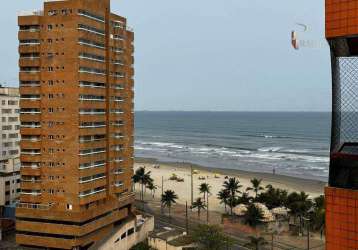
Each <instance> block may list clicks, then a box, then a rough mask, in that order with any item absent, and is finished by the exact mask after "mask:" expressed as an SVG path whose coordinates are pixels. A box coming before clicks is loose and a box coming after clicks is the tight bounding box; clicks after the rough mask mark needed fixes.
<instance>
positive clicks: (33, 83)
mask: <svg viewBox="0 0 358 250" xmlns="http://www.w3.org/2000/svg"><path fill="white" fill-rule="evenodd" d="M40 86H41V83H40V81H20V87H40Z"/></svg>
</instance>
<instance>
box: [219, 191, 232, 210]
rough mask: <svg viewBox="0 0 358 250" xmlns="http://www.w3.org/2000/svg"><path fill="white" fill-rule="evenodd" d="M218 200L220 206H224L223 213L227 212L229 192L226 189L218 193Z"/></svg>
mask: <svg viewBox="0 0 358 250" xmlns="http://www.w3.org/2000/svg"><path fill="white" fill-rule="evenodd" d="M217 197H218V199H219V200H220V204H224V206H225V213H226V211H227V209H226V207H227V205H228V203H229V198H230V191H229V190H227V189H222V190H220V191H219V193H218V196H217Z"/></svg>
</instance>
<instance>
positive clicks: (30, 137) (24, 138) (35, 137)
mask: <svg viewBox="0 0 358 250" xmlns="http://www.w3.org/2000/svg"><path fill="white" fill-rule="evenodd" d="M21 140H22V141H30V142H39V141H41V137H40V136H39V135H22V136H21Z"/></svg>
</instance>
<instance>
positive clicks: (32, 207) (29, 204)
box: [16, 203, 51, 210]
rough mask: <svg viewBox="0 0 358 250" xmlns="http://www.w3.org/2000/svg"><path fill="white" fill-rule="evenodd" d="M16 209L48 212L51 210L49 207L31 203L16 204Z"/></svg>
mask: <svg viewBox="0 0 358 250" xmlns="http://www.w3.org/2000/svg"><path fill="white" fill-rule="evenodd" d="M16 208H24V209H39V210H49V209H50V208H51V205H46V204H32V203H17V204H16Z"/></svg>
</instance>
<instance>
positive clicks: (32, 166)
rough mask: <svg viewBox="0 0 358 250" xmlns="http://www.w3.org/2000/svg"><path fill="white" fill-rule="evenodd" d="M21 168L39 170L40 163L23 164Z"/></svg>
mask: <svg viewBox="0 0 358 250" xmlns="http://www.w3.org/2000/svg"><path fill="white" fill-rule="evenodd" d="M21 168H31V169H39V168H40V163H39V162H38V163H35V162H23V163H22V164H21Z"/></svg>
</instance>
